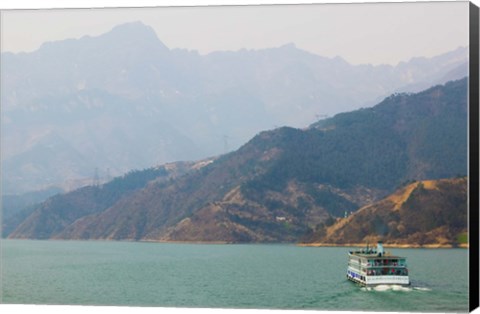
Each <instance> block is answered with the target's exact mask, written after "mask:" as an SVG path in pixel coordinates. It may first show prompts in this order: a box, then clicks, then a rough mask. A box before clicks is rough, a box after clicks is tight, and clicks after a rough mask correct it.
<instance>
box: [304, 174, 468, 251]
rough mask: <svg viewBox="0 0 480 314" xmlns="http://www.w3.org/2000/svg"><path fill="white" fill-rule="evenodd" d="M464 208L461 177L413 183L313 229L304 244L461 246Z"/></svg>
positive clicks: (464, 181) (465, 230) (465, 231)
mask: <svg viewBox="0 0 480 314" xmlns="http://www.w3.org/2000/svg"><path fill="white" fill-rule="evenodd" d="M467 209H468V206H467V179H466V178H457V179H443V180H430V181H420V182H414V183H410V184H408V185H407V186H405V187H402V188H401V189H399V190H397V191H395V193H393V194H392V195H389V196H388V197H386V198H385V199H383V200H381V201H378V202H376V203H374V204H370V205H368V206H365V207H363V208H361V209H359V210H358V211H357V212H355V213H353V214H352V215H350V216H349V217H346V218H338V219H336V222H335V223H334V224H333V225H330V226H327V225H325V224H321V225H319V226H317V227H316V228H315V231H313V232H312V233H311V234H309V235H308V236H306V237H305V239H304V241H305V242H307V243H319V244H322V245H344V244H350V245H356V244H365V243H376V242H377V241H378V240H382V241H383V242H384V243H385V244H396V245H402V244H403V245H419V246H423V245H446V246H457V245H459V244H464V243H466V235H467V234H468V225H467V222H468V219H467V216H468V211H467Z"/></svg>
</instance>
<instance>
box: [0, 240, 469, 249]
mask: <svg viewBox="0 0 480 314" xmlns="http://www.w3.org/2000/svg"><path fill="white" fill-rule="evenodd" d="M3 240H27V241H65V242H68V241H78V242H130V243H135V242H136V243H170V244H213V245H229V244H231V245H238V244H240V245H244V244H252V245H258V244H267V245H268V244H273V245H275V244H285V245H295V246H300V247H360V248H363V247H365V246H366V243H344V244H339V243H318V242H314V243H295V242H229V241H178V240H177V241H171V240H153V239H140V240H133V239H122V240H113V239H57V238H53V239H26V238H0V241H3ZM383 247H385V248H399V249H469V248H470V246H469V244H468V243H462V244H459V245H457V246H454V245H452V244H440V243H437V244H424V245H420V244H399V243H383Z"/></svg>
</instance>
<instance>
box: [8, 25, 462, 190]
mask: <svg viewBox="0 0 480 314" xmlns="http://www.w3.org/2000/svg"><path fill="white" fill-rule="evenodd" d="M1 61H2V64H1V71H2V72H1V75H2V88H3V89H2V94H1V97H2V98H1V100H2V123H1V125H2V126H1V127H2V130H1V131H2V142H3V144H2V181H3V193H4V194H21V193H25V192H30V191H35V190H42V189H47V188H50V189H52V188H54V187H56V188H61V189H63V190H66V191H68V190H73V189H74V188H75V187H78V186H84V185H87V184H89V183H91V182H92V181H93V179H94V178H95V177H96V176H97V175H98V177H99V178H100V181H102V182H105V181H107V179H108V178H110V177H113V176H118V175H121V174H124V173H127V172H128V171H130V170H131V169H143V168H149V167H152V166H156V165H160V164H163V163H166V162H173V161H178V160H199V159H203V158H207V157H209V156H216V155H219V154H221V153H226V152H229V151H233V150H235V149H237V148H239V147H240V146H241V145H243V144H244V143H246V142H247V141H248V140H249V139H250V138H252V137H254V136H255V135H256V134H258V133H259V132H261V131H263V130H269V129H272V128H275V127H276V126H289V127H294V128H304V127H306V126H308V125H309V124H311V123H313V122H315V121H316V120H318V119H319V118H321V117H326V116H332V115H334V114H337V113H339V112H347V111H351V110H355V109H359V108H361V107H367V106H372V105H374V104H375V103H377V102H379V101H380V100H381V99H383V98H384V97H385V96H387V95H390V94H391V93H393V92H405V91H406V92H417V91H420V90H423V89H425V88H427V87H429V86H432V85H434V84H441V83H445V82H446V81H449V80H453V79H459V78H462V77H464V76H465V75H466V74H467V64H468V63H467V62H468V49H467V48H458V49H456V50H454V51H451V52H448V53H445V54H443V55H440V56H437V57H433V58H423V57H419V58H413V59H411V60H410V61H407V62H402V63H399V64H398V65H396V66H390V65H380V66H372V65H351V64H349V63H348V62H346V61H345V60H343V59H342V58H341V57H335V58H325V57H322V56H318V55H315V54H312V53H309V52H307V51H304V50H301V49H299V48H297V47H296V46H295V45H294V44H288V43H287V44H286V45H284V46H281V47H276V48H270V49H262V50H246V49H243V50H239V51H218V52H213V53H210V54H207V55H200V54H199V53H197V52H196V51H188V50H182V49H169V48H168V47H167V46H165V45H164V44H163V43H162V42H161V40H160V39H159V38H158V37H157V35H156V33H155V32H154V30H153V29H152V28H151V27H149V26H147V25H144V24H142V23H140V22H135V23H128V24H124V25H119V26H117V27H115V28H113V29H112V30H111V31H110V32H107V33H105V34H103V35H100V36H96V37H90V36H84V37H82V38H80V39H68V40H63V41H57V42H49V43H45V44H43V45H42V46H41V47H40V48H39V49H38V50H36V51H34V52H31V53H17V54H13V53H8V52H6V53H2V58H1Z"/></svg>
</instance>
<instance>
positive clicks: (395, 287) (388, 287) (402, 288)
mask: <svg viewBox="0 0 480 314" xmlns="http://www.w3.org/2000/svg"><path fill="white" fill-rule="evenodd" d="M363 290H366V291H380V292H381V291H405V292H409V291H432V289H430V288H426V287H413V286H408V287H406V286H399V285H378V286H375V287H364V288H363Z"/></svg>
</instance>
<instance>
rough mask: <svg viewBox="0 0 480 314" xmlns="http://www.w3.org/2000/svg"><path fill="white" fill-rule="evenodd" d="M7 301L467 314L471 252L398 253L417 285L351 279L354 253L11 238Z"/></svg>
mask: <svg viewBox="0 0 480 314" xmlns="http://www.w3.org/2000/svg"><path fill="white" fill-rule="evenodd" d="M1 245H2V254H3V256H2V274H1V275H2V277H1V279H2V294H3V296H2V297H3V303H18V304H31V303H35V304H84V305H129V306H162V307H169V306H172V307H173V306H176V307H202V308H203V307H222V308H271V309H318V310H327V309H334V310H370V311H428V312H459V311H461V312H466V311H467V310H468V268H467V263H468V251H467V250H464V249H450V250H423V249H392V250H391V251H392V253H394V254H397V255H405V256H407V258H408V263H409V270H410V278H411V281H412V287H410V288H399V289H397V288H395V287H393V288H392V287H379V288H376V289H365V288H360V287H358V286H356V285H355V284H353V283H351V282H349V281H347V280H346V279H345V274H346V265H347V255H346V253H347V250H348V248H313V247H297V246H294V245H205V244H166V243H130V242H76V241H71V242H63V241H18V240H5V241H4V240H2V242H1Z"/></svg>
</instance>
